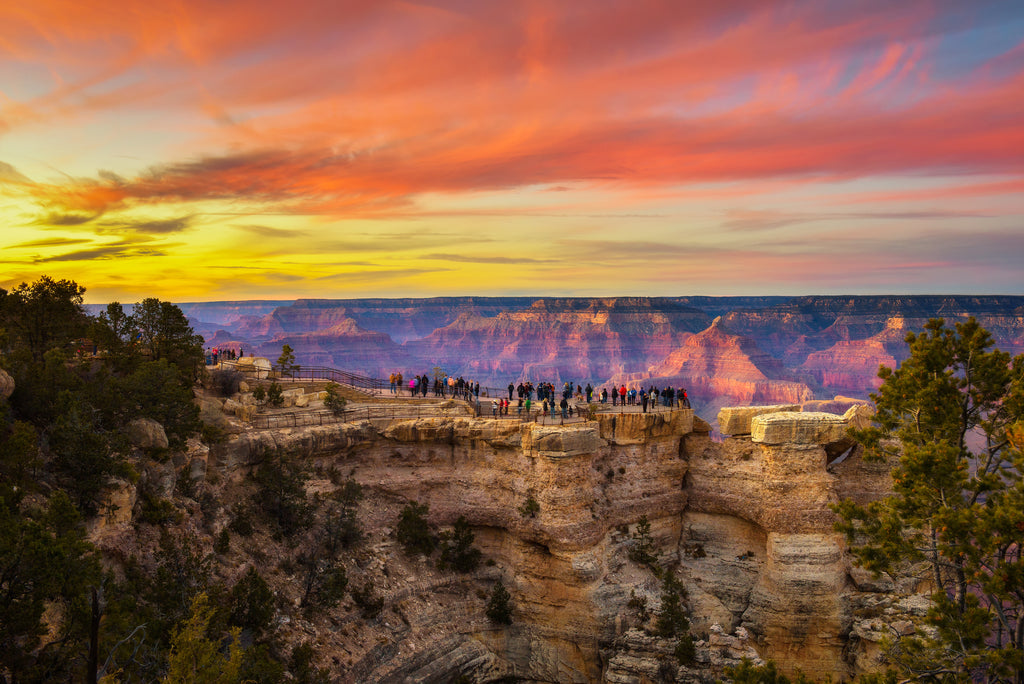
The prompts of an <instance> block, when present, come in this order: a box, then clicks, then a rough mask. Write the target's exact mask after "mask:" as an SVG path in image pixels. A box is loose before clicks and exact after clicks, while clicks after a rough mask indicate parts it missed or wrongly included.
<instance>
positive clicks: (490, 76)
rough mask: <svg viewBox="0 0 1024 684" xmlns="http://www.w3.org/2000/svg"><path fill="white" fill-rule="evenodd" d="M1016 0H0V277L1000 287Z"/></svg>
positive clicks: (1015, 274)
mask: <svg viewBox="0 0 1024 684" xmlns="http://www.w3.org/2000/svg"><path fill="white" fill-rule="evenodd" d="M1022 264H1024V4H1022V3H1021V1H1020V0H1009V1H998V2H996V1H992V2H989V1H986V0H955V1H954V0H900V2H892V0H814V1H795V2H775V1H771V0H717V1H716V2H688V1H687V2H683V1H681V0H664V1H651V0H629V1H628V2H625V1H623V0H611V1H609V0H586V1H583V0H578V1H573V2H568V1H560V0H523V1H520V0H425V1H422V2H418V1H407V2H389V1H387V0H350V1H344V0H316V1H307V0H293V1H292V2H281V1H280V0H245V1H244V2H242V1H241V0H239V1H235V0H216V1H215V2H210V1H208V0H157V1H155V2H154V1H153V0H148V1H147V2H125V1H122V0H107V1H106V2H103V3H89V2H85V3H83V2H81V0H33V2H7V3H0V288H5V289H10V288H11V287H14V286H16V285H17V284H19V283H22V282H32V281H34V280H35V279H37V278H38V277H40V276H41V275H49V276H50V277H53V278H70V279H72V280H75V281H76V282H78V283H79V284H80V285H83V286H84V287H86V288H87V292H86V297H85V298H86V302H87V303H106V302H110V301H115V300H116V301H121V302H133V301H139V300H141V299H142V298H145V297H159V298H161V299H165V300H170V301H182V302H184V301H221V300H231V299H293V298H301V297H322V298H334V297H420V296H423V297H426V296H445V295H559V296H563V295H565V296H568V295H578V296H597V295H600V296H610V295H642V296H677V295H678V296H682V295H737V294H779V295H797V294H879V293H958V294H974V293H977V294H999V293H1006V294H1022V293H1024V267H1022Z"/></svg>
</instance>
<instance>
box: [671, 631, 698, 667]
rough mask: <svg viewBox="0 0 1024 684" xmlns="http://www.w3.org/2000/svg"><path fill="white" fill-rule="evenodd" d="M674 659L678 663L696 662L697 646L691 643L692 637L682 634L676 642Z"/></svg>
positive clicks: (690, 663) (689, 663)
mask: <svg viewBox="0 0 1024 684" xmlns="http://www.w3.org/2000/svg"><path fill="white" fill-rule="evenodd" d="M675 654H676V660H678V661H679V664H680V665H693V664H694V663H696V662H697V647H696V646H695V645H694V643H693V637H692V636H690V635H689V634H684V635H682V636H681V637H679V641H677V642H676V649H675Z"/></svg>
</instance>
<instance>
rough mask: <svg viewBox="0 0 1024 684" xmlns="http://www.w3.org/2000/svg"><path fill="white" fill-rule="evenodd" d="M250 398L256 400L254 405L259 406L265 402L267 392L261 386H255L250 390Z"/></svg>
mask: <svg viewBox="0 0 1024 684" xmlns="http://www.w3.org/2000/svg"><path fill="white" fill-rule="evenodd" d="M252 398H253V399H255V400H256V403H257V404H259V405H260V406H262V405H263V402H265V401H266V400H267V390H266V388H264V387H263V385H256V387H254V388H253V390H252Z"/></svg>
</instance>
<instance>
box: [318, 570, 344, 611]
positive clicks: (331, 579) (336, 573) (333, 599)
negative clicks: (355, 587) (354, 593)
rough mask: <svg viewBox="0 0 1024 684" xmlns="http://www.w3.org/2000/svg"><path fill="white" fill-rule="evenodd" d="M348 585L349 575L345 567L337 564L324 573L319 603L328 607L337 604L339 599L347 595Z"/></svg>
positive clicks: (319, 591)
mask: <svg viewBox="0 0 1024 684" xmlns="http://www.w3.org/2000/svg"><path fill="white" fill-rule="evenodd" d="M346 587H348V575H346V574H345V567H344V566H343V565H335V566H334V567H333V568H331V569H330V570H328V571H327V572H325V573H324V576H323V578H322V579H321V581H320V588H319V590H318V591H317V603H318V604H320V605H321V606H324V607H327V608H330V607H331V606H335V605H337V603H338V601H340V600H341V599H342V598H343V597H344V596H345V588H346Z"/></svg>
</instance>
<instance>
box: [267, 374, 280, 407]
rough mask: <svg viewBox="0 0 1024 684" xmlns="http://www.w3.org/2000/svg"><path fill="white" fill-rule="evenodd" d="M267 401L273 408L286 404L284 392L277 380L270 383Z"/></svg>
mask: <svg viewBox="0 0 1024 684" xmlns="http://www.w3.org/2000/svg"><path fill="white" fill-rule="evenodd" d="M267 401H269V402H270V405H271V406H282V405H283V404H284V390H282V389H281V386H280V385H279V384H277V380H271V381H270V387H268V388H267Z"/></svg>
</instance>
